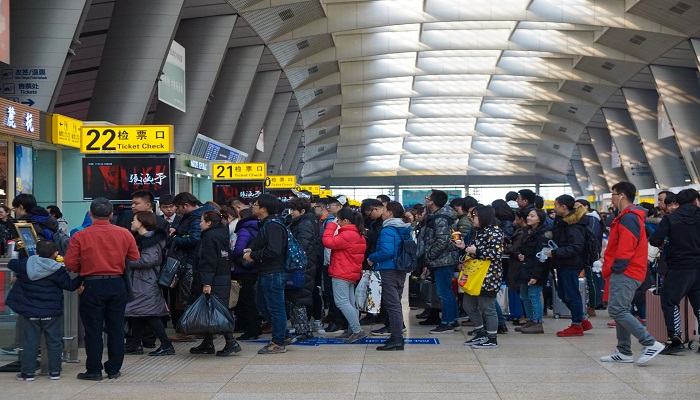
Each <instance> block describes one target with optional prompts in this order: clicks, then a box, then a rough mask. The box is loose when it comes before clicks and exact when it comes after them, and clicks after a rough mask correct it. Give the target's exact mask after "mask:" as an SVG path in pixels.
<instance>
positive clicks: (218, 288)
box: [192, 225, 231, 307]
mask: <svg viewBox="0 0 700 400" xmlns="http://www.w3.org/2000/svg"><path fill="white" fill-rule="evenodd" d="M201 239H202V240H201V241H200V242H199V245H198V246H197V251H196V263H195V264H194V267H193V268H192V297H193V299H196V298H197V297H199V295H201V294H202V286H204V285H210V286H211V292H212V294H214V295H216V297H218V298H219V300H221V302H222V303H223V304H224V305H226V306H227V307H228V298H229V296H230V294H231V267H230V266H229V263H228V252H229V237H228V226H226V225H224V226H220V227H217V228H209V229H207V230H205V231H204V232H201Z"/></svg>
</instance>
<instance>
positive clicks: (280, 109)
mask: <svg viewBox="0 0 700 400" xmlns="http://www.w3.org/2000/svg"><path fill="white" fill-rule="evenodd" d="M290 100H292V92H283V93H277V94H275V95H274V96H273V98H272V104H270V110H269V112H268V113H267V117H266V118H265V122H264V124H263V128H264V129H265V136H264V143H265V146H264V150H265V151H259V150H255V154H253V162H264V163H266V162H268V161H269V160H270V155H271V154H272V149H273V147H274V146H275V141H276V140H277V136H278V135H279V133H280V127H281V126H282V121H283V120H284V115H285V114H286V112H287V108H289V101H290Z"/></svg>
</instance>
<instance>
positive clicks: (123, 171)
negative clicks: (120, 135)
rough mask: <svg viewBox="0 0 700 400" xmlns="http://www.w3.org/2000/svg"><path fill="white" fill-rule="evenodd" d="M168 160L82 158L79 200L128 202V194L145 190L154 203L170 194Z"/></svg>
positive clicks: (169, 167)
mask: <svg viewBox="0 0 700 400" xmlns="http://www.w3.org/2000/svg"><path fill="white" fill-rule="evenodd" d="M171 163H172V161H171V158H170V157H145V158H119V157H99V158H98V157H94V158H93V157H86V158H83V199H84V200H92V199H95V198H97V197H106V198H108V199H109V200H124V201H130V200H131V193H133V192H135V191H137V190H141V189H147V190H150V191H151V192H153V194H154V196H155V198H156V199H159V198H160V196H162V195H164V194H170V193H172V192H173V187H172V185H173V183H174V180H173V176H172V175H173V169H172V164H171Z"/></svg>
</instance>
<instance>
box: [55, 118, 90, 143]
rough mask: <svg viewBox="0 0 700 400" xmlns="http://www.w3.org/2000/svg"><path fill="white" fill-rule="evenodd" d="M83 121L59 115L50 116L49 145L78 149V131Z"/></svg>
mask: <svg viewBox="0 0 700 400" xmlns="http://www.w3.org/2000/svg"><path fill="white" fill-rule="evenodd" d="M82 127H83V121H80V120H77V119H75V118H70V117H66V116H65V115H61V114H53V115H52V116H51V143H53V144H58V145H61V146H68V147H75V148H76V149H79V148H80V129H81V128H82Z"/></svg>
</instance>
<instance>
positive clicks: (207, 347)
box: [190, 341, 216, 354]
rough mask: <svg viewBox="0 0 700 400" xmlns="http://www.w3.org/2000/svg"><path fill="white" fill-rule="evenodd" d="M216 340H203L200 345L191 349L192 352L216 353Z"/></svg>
mask: <svg viewBox="0 0 700 400" xmlns="http://www.w3.org/2000/svg"><path fill="white" fill-rule="evenodd" d="M215 352H216V350H215V349H214V342H206V341H203V342H202V343H201V344H200V345H199V346H197V347H193V348H191V349H190V354H214V353H215Z"/></svg>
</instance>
